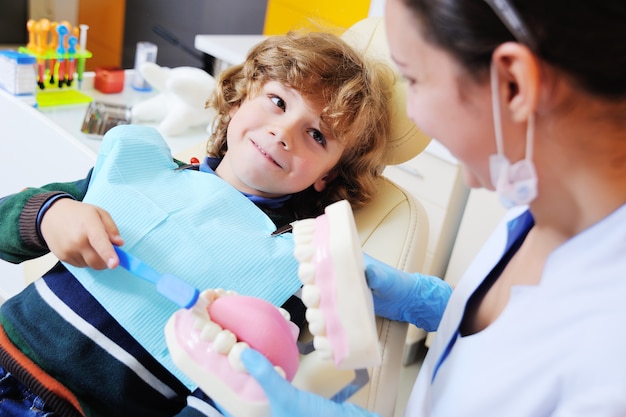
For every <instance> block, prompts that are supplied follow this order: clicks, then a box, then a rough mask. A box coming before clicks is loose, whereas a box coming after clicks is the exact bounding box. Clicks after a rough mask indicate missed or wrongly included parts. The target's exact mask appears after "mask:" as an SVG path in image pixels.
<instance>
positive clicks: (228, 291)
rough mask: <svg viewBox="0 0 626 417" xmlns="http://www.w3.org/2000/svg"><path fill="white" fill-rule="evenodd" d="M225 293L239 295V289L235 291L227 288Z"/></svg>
mask: <svg viewBox="0 0 626 417" xmlns="http://www.w3.org/2000/svg"><path fill="white" fill-rule="evenodd" d="M224 295H237V291H233V290H226V292H225V293H224Z"/></svg>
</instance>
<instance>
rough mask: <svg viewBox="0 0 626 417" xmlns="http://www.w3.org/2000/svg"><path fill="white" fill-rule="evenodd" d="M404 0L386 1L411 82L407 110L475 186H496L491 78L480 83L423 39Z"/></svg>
mask: <svg viewBox="0 0 626 417" xmlns="http://www.w3.org/2000/svg"><path fill="white" fill-rule="evenodd" d="M418 24H419V23H418V21H417V19H415V17H414V14H413V12H411V11H410V10H408V9H407V7H406V6H405V5H404V4H403V0H386V2H385V27H386V31H387V42H388V44H389V49H390V51H391V58H392V60H393V61H394V62H395V64H396V67H397V69H398V71H399V72H400V74H401V75H402V76H403V78H404V79H405V80H406V82H407V83H408V86H407V87H408V88H407V113H408V115H409V118H410V119H411V120H413V122H414V123H415V124H417V125H418V126H419V128H420V129H421V130H422V131H423V132H424V133H426V134H427V135H429V136H431V137H433V138H436V139H437V140H438V141H439V142H441V143H442V144H443V145H444V146H445V147H446V148H448V150H449V151H450V152H451V153H452V154H453V155H454V156H455V157H456V158H458V159H459V161H460V162H461V164H462V167H463V175H464V178H465V182H466V183H467V184H468V185H469V186H470V187H485V188H490V189H492V188H493V187H492V184H491V179H490V174H489V155H490V154H492V153H494V152H495V136H494V131H493V127H492V126H493V123H492V117H491V95H490V88H489V78H488V77H486V78H485V80H484V82H480V83H478V82H477V81H476V80H474V79H472V78H470V76H469V75H467V74H465V73H464V72H463V71H462V69H461V67H460V66H459V65H458V64H457V62H456V61H455V60H454V59H453V58H452V57H451V56H450V55H449V54H448V53H446V52H445V51H443V50H442V49H438V48H436V47H435V46H433V45H432V44H429V43H428V42H426V41H425V40H424V38H423V37H422V35H421V28H420V27H419V26H418Z"/></svg>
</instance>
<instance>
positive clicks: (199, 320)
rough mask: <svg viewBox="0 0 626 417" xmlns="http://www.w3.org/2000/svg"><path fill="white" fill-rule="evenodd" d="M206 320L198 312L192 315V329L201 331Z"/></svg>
mask: <svg viewBox="0 0 626 417" xmlns="http://www.w3.org/2000/svg"><path fill="white" fill-rule="evenodd" d="M205 323H206V320H205V319H204V317H202V316H201V315H200V314H194V315H193V328H194V330H197V331H201V330H202V328H203V327H204V324H205Z"/></svg>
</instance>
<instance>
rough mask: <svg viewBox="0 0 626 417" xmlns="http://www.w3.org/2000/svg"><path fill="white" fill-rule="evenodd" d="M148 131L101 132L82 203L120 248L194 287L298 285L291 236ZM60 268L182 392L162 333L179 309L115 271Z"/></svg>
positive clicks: (267, 291) (256, 290)
mask: <svg viewBox="0 0 626 417" xmlns="http://www.w3.org/2000/svg"><path fill="white" fill-rule="evenodd" d="M176 168H177V165H176V163H175V162H173V160H172V155H171V153H170V149H169V147H168V146H167V144H166V142H165V141H164V139H163V138H162V137H161V136H160V134H159V133H158V132H157V131H156V130H155V129H153V128H148V127H142V126H133V125H125V126H119V127H116V128H114V129H111V130H110V131H109V132H107V134H106V135H105V137H104V139H103V142H102V147H101V149H100V152H99V155H98V159H97V161H96V166H95V167H94V171H93V174H92V177H91V182H90V184H89V189H88V191H87V194H86V196H85V199H84V202H85V203H90V204H94V205H96V206H99V207H102V208H104V209H105V210H107V211H108V212H109V213H110V214H111V216H112V217H113V220H114V221H115V223H116V224H117V226H118V228H119V230H120V233H121V235H122V237H123V238H124V242H125V244H124V246H123V248H124V249H125V250H126V251H128V252H129V253H131V254H132V255H134V256H136V257H138V258H139V259H141V260H143V261H144V262H145V263H147V264H148V265H150V266H152V267H153V268H154V269H155V270H157V271H159V272H160V273H169V274H172V275H176V276H178V277H180V278H182V279H184V280H185V281H186V282H188V283H189V284H191V285H193V286H194V287H196V288H198V289H199V290H203V289H206V288H223V289H226V290H233V291H236V292H237V293H239V294H244V295H251V296H255V297H259V298H262V299H265V300H267V301H269V302H271V303H273V304H274V305H277V306H280V305H282V304H283V303H284V302H285V301H286V300H287V299H288V298H289V297H290V296H291V295H293V294H294V293H295V292H296V291H297V290H298V289H299V288H300V285H301V284H300V281H299V279H298V275H297V270H298V263H297V261H296V260H295V258H294V256H293V241H292V236H291V234H282V235H278V236H274V237H272V236H271V233H272V232H273V231H274V230H275V225H274V224H273V223H272V221H271V220H270V219H269V217H267V215H266V214H265V213H263V212H262V211H261V210H260V209H259V208H258V207H256V206H255V205H254V204H253V203H252V202H250V200H248V199H247V198H246V197H245V196H243V195H242V194H241V193H240V192H239V191H238V190H236V189H235V188H233V187H232V186H231V185H229V184H228V183H226V182H225V181H223V180H222V179H221V178H219V177H218V176H217V175H211V174H207V173H204V172H198V171H192V170H182V171H176V170H175V169H176ZM65 266H66V267H67V268H68V269H69V270H70V271H71V272H72V273H73V274H74V275H75V276H76V277H77V279H78V280H79V281H80V282H81V284H82V285H83V286H85V288H87V290H88V291H89V292H90V293H91V294H92V295H93V296H94V297H95V298H96V299H97V300H98V301H99V302H100V303H101V304H102V305H103V306H104V308H106V309H107V311H108V312H109V313H110V314H111V315H112V316H113V317H114V318H115V319H116V320H117V321H118V322H119V323H120V324H121V325H122V326H123V327H124V328H125V329H126V330H127V331H128V332H129V333H130V334H131V335H132V336H133V337H134V338H135V339H136V340H137V341H138V342H139V343H140V344H141V345H142V346H143V347H144V348H145V349H146V350H148V351H149V352H150V353H151V354H152V355H153V356H154V357H155V358H156V359H157V360H158V361H159V362H160V363H161V364H162V365H163V366H165V367H166V368H167V369H168V370H169V371H170V372H172V373H173V374H174V375H176V376H177V377H178V378H179V379H180V380H181V381H183V382H184V383H185V384H186V385H187V386H188V387H189V388H190V389H192V388H195V384H193V383H192V382H191V381H190V380H189V379H188V378H187V377H186V376H184V374H182V372H180V371H179V370H178V368H177V367H176V366H175V365H174V364H173V362H172V360H171V358H170V355H169V353H168V350H167V346H166V343H165V337H164V335H163V329H164V326H165V324H166V322H167V320H168V319H169V317H170V316H171V315H172V314H173V313H174V312H175V311H176V310H177V309H178V308H179V307H178V306H177V305H176V304H174V303H173V302H171V301H169V300H168V299H166V298H165V297H163V296H162V295H160V294H159V293H158V292H157V291H156V289H155V288H154V286H153V285H152V284H150V283H148V282H146V281H143V280H141V279H138V278H137V277H135V276H133V275H132V274H130V273H129V272H128V271H126V270H124V269H122V268H116V269H113V270H102V271H96V270H93V269H91V268H77V267H74V266H72V265H69V264H65Z"/></svg>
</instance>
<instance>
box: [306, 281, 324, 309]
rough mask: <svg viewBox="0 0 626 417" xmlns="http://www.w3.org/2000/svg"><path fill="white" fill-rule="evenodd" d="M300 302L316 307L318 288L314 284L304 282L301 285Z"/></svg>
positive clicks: (318, 295)
mask: <svg viewBox="0 0 626 417" xmlns="http://www.w3.org/2000/svg"><path fill="white" fill-rule="evenodd" d="M302 302H303V303H304V305H305V306H307V307H309V308H311V307H318V306H319V305H320V290H319V288H317V286H315V285H310V284H305V285H304V286H303V287H302Z"/></svg>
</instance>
